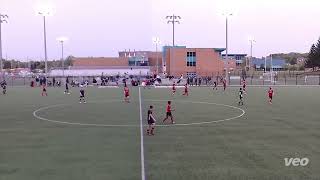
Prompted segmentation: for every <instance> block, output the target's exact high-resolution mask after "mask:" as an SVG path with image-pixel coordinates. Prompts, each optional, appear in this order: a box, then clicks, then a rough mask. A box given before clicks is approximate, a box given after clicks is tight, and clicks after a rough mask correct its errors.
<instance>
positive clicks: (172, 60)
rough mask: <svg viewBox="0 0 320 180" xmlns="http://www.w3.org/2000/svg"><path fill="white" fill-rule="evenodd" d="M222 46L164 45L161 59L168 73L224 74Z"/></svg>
mask: <svg viewBox="0 0 320 180" xmlns="http://www.w3.org/2000/svg"><path fill="white" fill-rule="evenodd" d="M224 50H225V49H224V48H187V47H185V46H176V47H172V46H165V47H164V48H163V60H164V64H165V68H164V69H165V72H166V74H168V75H173V76H180V75H181V74H183V75H187V76H195V75H197V76H214V75H219V74H220V75H221V74H224V62H223V60H222V55H221V52H223V51H224Z"/></svg>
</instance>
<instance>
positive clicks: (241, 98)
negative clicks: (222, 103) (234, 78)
mask: <svg viewBox="0 0 320 180" xmlns="http://www.w3.org/2000/svg"><path fill="white" fill-rule="evenodd" d="M240 105H242V106H243V90H242V88H240V90H239V106H240Z"/></svg>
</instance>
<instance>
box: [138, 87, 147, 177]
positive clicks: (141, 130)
mask: <svg viewBox="0 0 320 180" xmlns="http://www.w3.org/2000/svg"><path fill="white" fill-rule="evenodd" d="M139 108H140V152H141V156H140V157H141V180H145V179H146V175H145V168H144V145H143V122H142V106H141V90H140V87H139Z"/></svg>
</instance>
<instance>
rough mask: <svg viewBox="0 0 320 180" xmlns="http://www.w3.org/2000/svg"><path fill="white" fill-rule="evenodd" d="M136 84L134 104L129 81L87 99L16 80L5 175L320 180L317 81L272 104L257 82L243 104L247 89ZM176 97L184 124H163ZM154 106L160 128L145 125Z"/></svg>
mask: <svg viewBox="0 0 320 180" xmlns="http://www.w3.org/2000/svg"><path fill="white" fill-rule="evenodd" d="M130 90H131V101H132V102H131V103H129V104H127V103H124V102H123V100H122V99H123V92H122V89H117V88H115V89H111V88H105V89H99V88H96V87H89V88H87V89H86V96H87V102H88V103H87V104H79V103H78V101H79V100H78V97H79V89H77V88H74V89H72V91H73V92H72V94H71V95H64V94H63V89H62V88H60V89H59V88H48V94H49V96H48V97H41V96H40V94H41V89H40V88H34V89H32V88H24V87H15V88H9V89H8V94H7V95H5V96H4V95H0V119H1V120H0V142H1V143H0V180H22V179H23V180H37V179H39V180H40V179H41V180H89V179H91V180H145V179H146V180H180V179H181V180H196V179H197V180H220V179H225V180H231V179H232V180H233V179H241V180H247V179H252V180H277V179H279V180H280V179H281V180H282V179H286V180H291V179H295V180H305V179H320V171H319V169H320V131H319V127H320V111H319V105H320V89H319V88H318V87H276V88H275V97H274V102H273V104H272V105H269V104H268V102H267V87H266V88H262V87H249V88H248V90H247V95H246V96H245V104H244V106H238V104H237V103H238V88H229V89H227V91H226V92H223V91H222V90H221V89H219V90H217V91H213V90H212V89H211V88H205V87H201V88H190V94H189V97H184V96H181V93H182V89H178V93H177V94H176V95H175V96H172V95H171V90H170V89H143V88H141V89H140V94H141V96H139V88H130ZM167 100H171V101H172V107H173V109H175V111H174V112H173V115H174V118H175V122H176V124H175V125H170V124H169V122H168V123H165V124H163V123H162V120H163V118H164V116H165V108H166V101H167ZM140 103H141V109H140ZM149 105H153V106H154V114H155V117H156V119H157V124H158V125H159V126H157V127H156V131H155V136H147V135H146V133H145V131H146V126H145V125H146V114H147V109H148V106H149ZM140 111H141V113H142V117H141V116H140ZM141 121H142V122H143V125H144V126H143V127H142V128H143V136H141V125H140V123H141ZM141 139H143V141H141ZM142 150H143V151H142ZM285 158H308V159H309V164H307V165H306V166H286V165H285V160H284V159H285ZM143 167H144V168H143ZM144 173H145V175H143V174H144Z"/></svg>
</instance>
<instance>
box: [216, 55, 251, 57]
mask: <svg viewBox="0 0 320 180" xmlns="http://www.w3.org/2000/svg"><path fill="white" fill-rule="evenodd" d="M222 56H226V54H222ZM228 56H243V57H246V56H247V54H228Z"/></svg>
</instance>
